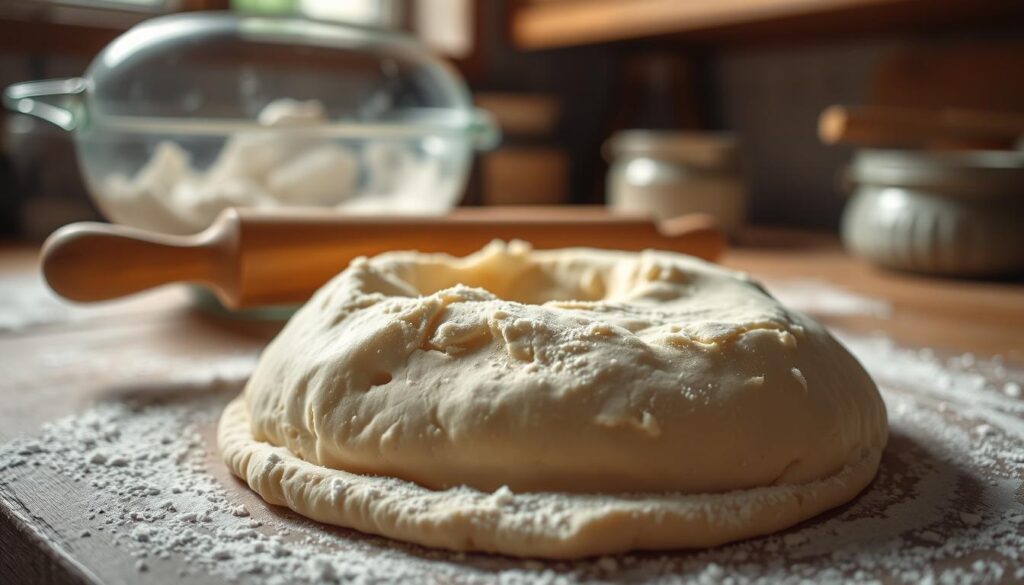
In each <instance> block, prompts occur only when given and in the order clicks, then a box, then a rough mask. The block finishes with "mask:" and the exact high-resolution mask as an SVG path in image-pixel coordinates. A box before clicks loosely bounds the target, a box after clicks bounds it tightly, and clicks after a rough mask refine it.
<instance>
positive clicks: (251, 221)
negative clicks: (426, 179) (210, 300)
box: [42, 208, 725, 309]
mask: <svg viewBox="0 0 1024 585" xmlns="http://www.w3.org/2000/svg"><path fill="white" fill-rule="evenodd" d="M494 239H502V240H513V239H521V240H525V241H528V242H530V243H531V244H533V246H534V247H535V248H538V249H543V248H561V247H567V246H587V247H594V248H609V249H619V250H642V249H645V248H656V249H662V250H673V251H677V252H684V253H687V254H692V255H694V256H699V257H701V258H704V259H708V260H713V259H714V258H716V257H717V256H718V255H719V254H720V253H721V251H722V249H723V247H724V245H725V241H724V237H723V236H722V234H721V232H720V231H719V230H718V229H717V228H716V227H715V224H714V220H712V219H711V218H709V217H707V216H703V215H686V216H682V217H678V218H675V219H671V220H664V221H660V222H657V223H655V222H654V221H652V220H650V219H646V218H638V217H629V216H613V215H610V214H608V213H607V212H604V211H600V212H598V211H595V210H587V209H583V210H580V211H572V210H570V209H563V210H558V211H555V210H550V209H549V210H538V209H529V208H525V209H519V210H515V211H507V212H506V211H504V210H503V211H502V212H496V211H493V210H487V209H480V210H472V209H465V210H460V211H459V212H457V213H453V214H452V215H449V216H445V217H400V216H399V217H386V218H385V217H360V216H353V215H341V214H338V213H332V212H325V211H323V210H320V211H313V210H287V211H282V210H272V211H266V210H257V209H238V210H235V209H229V210H227V211H225V212H223V213H222V214H221V215H220V217H218V218H217V221H216V222H214V224H213V225H212V226H210V227H209V228H207V229H206V230H205V231H203V232H200V233H198V234H195V235H191V236H167V235H160V234H154V233H151V232H146V231H142V230H137V229H133V228H127V227H121V226H115V225H109V224H101V223H77V224H72V225H68V226H65V227H63V228H61V229H59V230H57V231H56V232H54V233H53V235H51V236H50V238H49V239H48V240H47V241H46V243H45V244H44V245H43V252H42V267H43V274H44V276H45V277H46V281H47V283H49V285H50V287H51V288H52V289H53V290H54V291H55V292H56V293H57V294H59V295H60V296H62V297H64V298H66V299H69V300H73V301H79V302H93V301H104V300H108V299H115V298H119V297H123V296H125V295H129V294H132V293H136V292H140V291H143V290H147V289H150V288H153V287H156V286H160V285H163V284H168V283H173V282H191V283H195V284H199V285H203V286H207V287H209V288H210V289H212V290H213V292H214V293H215V294H216V295H217V297H218V298H220V300H221V302H223V303H224V304H225V305H226V306H228V307H231V308H236V309H238V308H246V307H255V306H266V305H277V304H286V303H297V302H302V301H305V300H306V299H308V298H309V296H310V295H311V294H312V293H313V291H315V290H316V289H317V288H319V287H320V286H321V285H323V284H324V283H325V282H327V280H328V279H330V278H331V277H332V276H334V275H335V274H337V273H338V272H339V271H340V270H342V269H343V268H345V266H347V265H348V263H349V262H350V261H351V260H353V259H354V258H357V257H359V256H372V255H375V254H379V253H381V252H386V251H389V250H419V251H421V252H446V253H449V254H453V255H456V256H463V255H466V254H469V253H471V252H474V251H476V250H478V249H480V248H481V247H483V246H484V245H486V244H487V243H488V242H490V241H491V240H494Z"/></svg>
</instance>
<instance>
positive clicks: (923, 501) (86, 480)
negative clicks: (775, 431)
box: [0, 303, 1024, 584]
mask: <svg viewBox="0 0 1024 585" xmlns="http://www.w3.org/2000/svg"><path fill="white" fill-rule="evenodd" d="M849 305H850V303H846V304H845V305H844V309H843V310H844V311H848V308H849ZM876 309H877V307H876ZM873 310H875V309H873ZM838 337H839V338H840V340H841V341H842V342H843V343H844V344H846V346H847V347H849V348H850V350H851V351H852V352H853V353H854V354H855V355H856V356H857V357H858V358H859V359H860V361H861V362H862V363H863V364H864V366H865V367H866V368H867V369H868V371H869V372H870V373H871V374H872V376H873V377H874V378H875V380H876V381H877V382H878V383H879V385H880V386H881V388H882V392H883V396H884V398H885V401H886V404H887V407H888V411H889V417H890V428H891V442H890V446H889V448H888V449H887V451H886V453H885V456H884V458H883V461H882V464H881V468H880V470H879V475H878V477H877V478H876V480H875V481H874V483H873V484H872V485H871V486H869V487H868V488H867V490H865V492H864V493H862V494H861V495H860V496H859V497H858V498H857V499H856V500H854V501H853V502H852V503H850V504H848V505H846V506H843V507H841V508H839V509H836V510H833V511H831V512H828V513H826V514H824V515H822V516H819V517H818V518H815V519H812V520H810V521H808V522H805V523H803V524H801V525H799V526H797V527H794V528H793V529H790V530H787V531H784V532H782V533H779V534H776V535H772V536H768V537H763V538H758V539H753V540H749V541H745V542H740V543H736V544H732V545H727V546H723V547H718V548H715V549H711V550H706V551H689V552H685V551H684V552H651V553H635V554H628V555H619V556H614V557H602V558H597V559H591V560H586V561H574V562H547V561H543V562H542V561H535V560H519V559H511V558H506V557H498V556H492V555H483V554H461V553H451V552H445V551H436V550H429V549H425V548H422V547H417V546H412V545H405V544H402V543H396V542H394V541H389V540H387V539H383V538H377V537H372V536H366V535H361V534H358V533H355V532H352V531H347V530H343V529H336V528H331V527H323V526H321V525H319V524H316V523H313V522H309V521H306V520H304V519H302V518H299V517H297V516H295V515H294V514H290V513H288V512H280V511H275V512H273V513H267V509H266V507H265V506H264V505H263V504H262V503H259V504H253V503H252V502H253V501H254V500H253V499H252V498H251V495H250V494H246V493H244V492H243V490H242V489H240V487H239V484H237V483H234V482H229V481H227V480H225V479H223V472H222V470H221V469H220V465H221V463H220V461H219V459H218V458H217V457H216V453H215V450H216V447H215V445H213V444H212V432H211V429H212V428H213V427H214V425H215V424H216V419H217V417H218V415H219V411H220V407H221V406H223V404H224V403H225V402H226V401H227V400H228V399H229V398H230V395H231V394H233V392H234V390H235V389H236V388H237V384H233V385H229V386H230V387H228V388H226V389H224V388H221V389H220V390H217V388H216V387H217V386H224V385H225V384H224V383H218V384H213V389H212V390H211V391H210V392H205V393H204V392H190V393H187V394H185V395H182V396H177V397H172V398H170V399H168V398H167V397H166V396H165V397H163V398H162V399H161V400H159V401H116V402H105V403H100V404H97V405H95V406H93V407H91V408H90V409H88V410H87V411H85V412H82V413H79V414H76V415H73V416H71V417H68V418H64V419H61V420H58V421H55V422H52V423H50V424H48V425H46V426H45V427H44V428H43V429H42V431H41V432H40V433H39V434H38V435H36V436H32V437H25V438H20V439H17V440H15V441H12V442H10V443H8V444H7V445H5V446H3V447H2V448H0V491H5V492H14V493H17V492H18V490H19V489H31V488H30V486H29V484H28V481H29V478H31V477H32V474H33V473H35V471H34V470H36V469H39V468H43V469H47V470H49V471H50V472H52V473H56V474H59V475H60V476H62V477H63V478H66V479H67V480H68V481H69V482H70V484H71V485H72V486H73V490H75V491H78V492H82V493H87V494H92V495H91V496H90V497H91V500H92V501H94V502H96V504H94V505H93V506H91V508H90V509H89V510H88V513H87V516H86V518H84V519H81V522H78V523H76V526H84V527H85V528H83V529H81V530H80V531H78V532H77V533H75V534H65V535H61V536H62V537H64V538H66V539H68V540H71V541H74V540H84V539H89V538H96V537H97V536H98V535H100V534H102V533H106V534H107V535H111V538H113V539H114V541H115V543H116V544H117V546H118V547H120V548H123V549H124V550H127V551H129V552H130V553H131V554H132V555H133V557H134V559H135V560H134V563H135V569H136V570H137V571H139V572H140V573H146V572H149V571H156V570H167V568H168V567H173V568H174V570H176V571H180V572H181V573H182V576H183V577H188V576H190V575H191V576H198V575H213V576H217V577H220V578H222V579H225V580H228V581H239V582H265V583H292V582H300V583H301V582H307V583H331V582H339V583H340V582H345V583H348V582H354V583H371V582H396V581H410V580H413V579H415V580H418V581H423V580H428V581H436V582H446V583H447V582H451V583H494V582H498V583H577V582H602V581H627V582H657V583H735V584H742V583H800V582H804V581H806V580H810V581H813V582H817V583H829V582H835V583H839V582H850V581H852V582H872V581H884V582H896V583H936V584H943V583H966V584H974V583H1000V582H1019V581H1024V501H1022V500H1024V488H1022V478H1024V400H1021V399H1020V387H1021V383H1022V382H1024V370H1021V369H1020V368H1019V366H1018V367H1011V366H1010V365H1008V364H1004V363H1003V362H1002V361H1001V360H999V359H998V358H996V359H984V360H982V359H978V358H976V357H975V356H972V355H970V354H965V355H961V356H953V357H941V356H938V355H936V354H935V353H934V352H932V351H929V350H910V349H905V348H900V347H897V346H895V345H894V344H893V343H892V342H891V341H890V340H888V339H885V338H883V337H872V336H860V335H850V334H842V333H841V332H840V333H839V334H838ZM215 471H216V472H219V473H215ZM505 497H511V498H515V497H518V496H516V495H515V494H511V493H509V494H506V496H505ZM243 500H244V501H243ZM246 502H248V503H246ZM256 505H258V506H259V509H256V508H255V506H256Z"/></svg>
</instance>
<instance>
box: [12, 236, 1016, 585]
mask: <svg viewBox="0 0 1024 585" xmlns="http://www.w3.org/2000/svg"><path fill="white" fill-rule="evenodd" d="M724 263H725V264H726V265H728V266H731V267H734V268H737V269H741V270H744V271H748V272H750V273H752V274H753V275H754V276H755V277H757V278H760V279H764V280H765V281H766V282H767V284H768V288H769V290H772V288H773V284H774V283H781V284H782V285H785V284H786V283H789V284H790V285H792V283H798V284H799V283H801V282H810V281H813V282H818V283H821V282H824V283H828V284H829V285H830V286H835V287H840V288H841V289H842V290H845V291H849V292H850V293H851V294H855V295H863V296H864V297H865V298H874V299H881V300H883V301H884V302H885V303H886V305H887V306H888V307H889V309H888V310H886V311H884V312H881V313H879V314H876V315H870V314H868V315H865V314H863V313H855V314H849V315H843V314H832V315H818V318H819V319H822V320H824V321H826V324H827V325H829V326H831V327H834V328H839V329H842V330H849V331H860V332H872V331H881V332H884V333H885V334H886V335H888V336H889V337H891V338H892V339H894V340H895V341H896V342H897V343H899V344H900V345H904V346H907V347H930V348H935V349H936V351H940V352H942V351H945V352H949V353H963V352H972V353H973V354H974V355H976V356H978V358H979V359H980V358H983V357H985V356H1000V357H999V359H1000V360H1002V361H1003V362H1005V363H1006V364H1007V367H1010V368H1020V367H1021V366H1022V365H1024V284H1022V283H1021V282H973V281H958V280H944V279H935V278H927V277H921V276H913V275H904V274H893V273H887V272H883V271H880V270H877V269H874V268H872V267H870V266H867V265H866V264H864V263H862V262H859V261H856V260H853V259H851V258H849V257H847V256H846V255H844V254H843V253H842V251H841V250H840V249H839V247H838V245H837V244H836V242H835V241H834V240H833V239H832V238H830V237H828V236H819V235H807V234H798V233H783V232H763V233H759V234H755V235H752V236H750V237H748V238H747V239H746V240H745V245H744V247H741V248H737V249H733V250H730V252H729V253H728V255H727V257H726V258H725V259H724ZM5 316H6V321H5V320H4V318H5ZM279 326H280V325H279V323H277V322H272V321H251V320H242V319H232V318H228V317H223V316H216V315H213V314H210V313H206V312H203V311H202V310H197V309H196V308H195V307H194V304H193V302H192V299H191V296H190V294H189V291H187V290H185V289H183V288H168V289H164V290H161V291H157V292H154V293H150V294H147V295H144V296H141V297H137V298H134V299H130V300H127V301H123V302H118V303H110V304H105V305H102V306H90V307H85V306H75V307H71V306H67V305H64V304H62V303H60V302H59V301H57V300H56V299H53V298H52V297H50V296H47V294H46V292H45V291H44V290H43V288H42V286H41V284H40V283H39V281H38V276H37V274H36V265H35V251H34V250H33V249H31V248H27V247H24V246H21V247H19V246H13V245H8V246H5V247H2V248H0V404H2V407H0V443H3V442H6V441H9V440H11V439H12V438H14V437H15V436H17V435H23V434H29V435H31V434H32V433H34V432H37V431H38V429H39V428H40V426H41V425H42V424H43V423H45V422H47V421H51V420H54V419H57V418H59V417H62V416H65V415H70V414H73V413H75V412H78V411H80V410H82V409H83V408H85V407H87V406H88V405H90V404H92V403H94V402H96V401H98V400H109V399H111V397H112V396H116V395H117V394H118V393H119V392H125V391H126V389H131V388H141V387H146V386H152V385H168V384H178V383H184V382H187V380H188V378H189V375H190V373H191V372H193V371H196V370H203V371H209V370H210V369H211V368H225V369H226V370H231V373H229V374H228V377H229V378H230V377H232V376H235V377H237V378H238V379H239V380H240V379H244V376H245V372H246V371H247V368H250V367H251V364H252V360H253V359H254V357H255V356H256V355H257V353H258V351H259V350H260V348H261V347H262V346H263V345H264V344H265V343H266V342H267V341H268V340H269V339H271V338H272V336H273V335H274V334H275V332H276V331H277V330H278V328H279ZM232 379H234V378H232ZM232 391H234V389H233V388H232ZM211 472H212V473H214V474H215V475H217V476H218V479H219V480H220V481H221V482H222V483H223V484H224V485H225V486H227V487H228V489H229V490H233V491H235V492H238V497H239V498H241V499H242V500H243V501H245V502H246V503H247V505H248V507H249V508H250V509H251V510H253V515H254V516H256V517H260V515H261V514H263V513H264V512H263V508H265V506H263V504H262V502H260V501H259V500H258V498H256V497H255V496H253V495H252V494H250V493H248V492H247V491H246V490H245V489H244V486H242V485H241V484H239V483H238V482H236V481H233V480H232V478H230V477H228V476H227V474H226V472H224V471H223V469H222V468H221V467H220V466H219V465H217V464H216V463H213V464H211ZM90 497H91V496H90V493H89V492H88V489H87V488H86V487H83V486H71V485H69V483H68V482H67V481H64V480H62V479H61V478H60V477H59V476H58V475H56V474H55V473H54V472H52V471H50V470H48V469H46V468H45V467H40V468H35V469H33V470H32V471H31V475H29V476H25V477H21V478H20V479H19V480H18V481H13V480H11V478H10V477H5V474H4V472H3V471H0V583H18V582H35V581H40V582H67V581H77V582H103V583H122V582H137V581H139V580H140V576H139V573H138V571H137V567H136V566H135V565H136V559H135V558H133V557H132V556H130V555H129V554H128V553H127V552H125V551H124V550H122V549H121V548H120V547H119V546H118V544H117V543H116V542H115V541H113V540H112V539H109V538H107V537H105V536H104V535H103V534H94V536H93V538H90V539H88V542H86V543H83V541H81V540H78V539H76V538H75V535H76V534H77V531H78V530H80V528H81V526H82V521H81V519H82V516H84V514H85V512H84V509H85V507H86V506H88V505H89V503H90ZM172 561H173V559H172ZM161 567H162V565H158V566H156V567H154V570H153V571H152V572H150V573H148V574H147V575H146V580H147V581H150V582H179V581H180V580H181V577H180V576H179V575H178V574H177V573H175V572H174V571H172V570H164V569H162V568H161ZM187 581H188V582H210V583H220V582H223V579H222V578H221V577H218V576H215V575H192V576H190V577H189V578H188V579H187Z"/></svg>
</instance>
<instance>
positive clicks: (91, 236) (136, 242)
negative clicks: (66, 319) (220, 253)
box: [41, 222, 216, 302]
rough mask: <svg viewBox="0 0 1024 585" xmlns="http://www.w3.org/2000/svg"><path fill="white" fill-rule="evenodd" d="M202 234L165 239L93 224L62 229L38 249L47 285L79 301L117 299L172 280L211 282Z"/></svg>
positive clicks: (210, 258) (211, 255)
mask: <svg viewBox="0 0 1024 585" xmlns="http://www.w3.org/2000/svg"><path fill="white" fill-rule="evenodd" d="M202 236H203V234H198V235H196V236H167V235H160V234H153V233H151V232H146V231H143V230H137V229H133V228H128V227H123V226H116V225H110V224H103V223H95V222H84V223H76V224H72V225H67V226H64V227H62V228H60V229H58V230H57V231H56V232H54V233H53V234H51V235H50V237H49V238H47V240H46V242H45V243H44V244H43V249H42V259H41V264H42V272H43V277H44V278H45V279H46V283H47V284H48V285H49V286H50V288H51V289H53V291H54V292H55V293H57V294H58V295H60V296H61V297H63V298H65V299H68V300H71V301H78V302H96V301H105V300H110V299H116V298H120V297H123V296H127V295H131V294H134V293H138V292H141V291H144V290H147V289H150V288H154V287H157V286H160V285H163V284H168V283H172V282H181V281H185V282H198V283H204V284H212V280H213V279H212V278H210V277H211V270H212V268H213V265H214V264H215V261H216V255H215V251H214V250H211V249H209V248H208V247H207V246H205V245H203V243H202V242H203V238H202Z"/></svg>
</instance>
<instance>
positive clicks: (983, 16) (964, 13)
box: [512, 0, 1024, 49]
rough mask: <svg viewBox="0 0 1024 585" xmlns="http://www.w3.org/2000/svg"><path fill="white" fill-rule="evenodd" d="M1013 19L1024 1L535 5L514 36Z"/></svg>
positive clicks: (717, 32)
mask: <svg viewBox="0 0 1024 585" xmlns="http://www.w3.org/2000/svg"><path fill="white" fill-rule="evenodd" d="M1010 14H1012V15H1014V16H1017V17H1021V16H1024V3H1022V2H1019V1H1017V0H1014V1H1006V0H977V1H972V2H964V1H962V0H955V1H954V0H715V1H714V2H709V1H706V0H630V1H622V0H543V1H540V0H532V1H529V2H524V3H522V4H520V5H519V7H518V9H517V10H516V12H515V14H514V16H513V21H512V34H513V38H514V41H515V43H516V44H517V45H518V46H519V47H520V48H524V49H544V48H554V47H567V46H576V45H586V44H594V43H603V42H610V41H623V40H630V39H641V38H650V37H666V36H678V35H682V36H683V37H684V38H687V39H689V40H695V41H736V40H740V41H742V40H745V39H750V38H762V37H770V38H778V37H786V38H791V37H792V36H794V35H799V36H805V35H814V34H819V35H821V34H832V33H836V32H857V33H863V32H880V31H889V30H905V29H920V28H922V27H930V26H936V25H941V24H947V25H948V24H953V25H956V26H965V25H968V24H974V23H978V22H990V21H994V20H997V19H1000V18H1002V17H1005V16H1006V15H1010ZM1000 22H1001V23H1003V24H1006V22H1005V21H1002V20H1000ZM1015 22H1018V23H1019V22H1021V20H1020V19H1016V20H1015Z"/></svg>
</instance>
